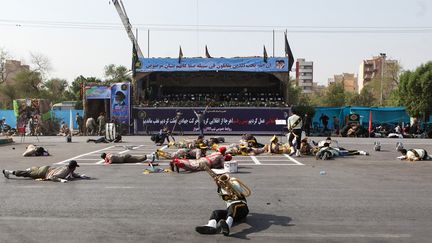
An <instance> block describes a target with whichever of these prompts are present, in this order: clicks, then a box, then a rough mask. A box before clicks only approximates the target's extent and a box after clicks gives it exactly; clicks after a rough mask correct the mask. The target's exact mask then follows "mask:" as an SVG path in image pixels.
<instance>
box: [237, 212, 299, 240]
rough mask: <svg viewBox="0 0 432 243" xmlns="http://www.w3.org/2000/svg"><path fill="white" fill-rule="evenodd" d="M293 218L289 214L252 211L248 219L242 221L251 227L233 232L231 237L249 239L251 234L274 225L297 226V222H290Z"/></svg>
mask: <svg viewBox="0 0 432 243" xmlns="http://www.w3.org/2000/svg"><path fill="white" fill-rule="evenodd" d="M291 220H292V219H291V218H290V217H287V216H277V215H273V214H261V213H251V214H249V215H248V216H247V217H246V220H245V221H244V222H240V223H242V224H248V225H249V226H250V227H249V228H246V229H243V230H242V231H240V232H236V233H233V234H231V235H230V237H235V238H240V239H249V238H248V235H249V234H251V233H256V232H260V231H263V230H266V229H268V228H269V227H270V226H272V225H279V226H295V224H290V222H291Z"/></svg>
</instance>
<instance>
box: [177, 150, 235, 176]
mask: <svg viewBox="0 0 432 243" xmlns="http://www.w3.org/2000/svg"><path fill="white" fill-rule="evenodd" d="M231 159H232V156H231V155H230V154H226V148H225V147H220V148H219V151H218V152H215V153H212V154H210V155H207V156H205V157H202V158H200V159H195V160H194V159H178V158H174V159H173V160H172V161H171V162H170V167H171V170H172V171H174V169H175V170H176V171H177V173H178V172H179V168H182V169H184V170H186V171H200V170H202V169H203V168H202V167H200V163H206V164H207V165H208V166H209V167H210V168H215V169H221V168H223V166H224V162H225V161H230V160H231Z"/></svg>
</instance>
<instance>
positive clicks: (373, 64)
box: [357, 54, 398, 93]
mask: <svg viewBox="0 0 432 243" xmlns="http://www.w3.org/2000/svg"><path fill="white" fill-rule="evenodd" d="M385 58H386V56H385V54H384V55H380V56H374V57H372V59H369V60H363V61H362V63H360V67H359V73H358V90H357V92H359V93H360V91H361V90H362V89H363V87H365V85H367V83H369V82H370V81H371V80H372V79H374V78H378V77H381V75H383V73H382V71H383V70H382V68H383V67H384V70H386V69H387V70H389V69H391V68H392V66H395V65H397V64H398V61H396V60H387V59H385ZM383 64H384V65H383ZM384 75H390V74H389V72H386V71H385V73H384Z"/></svg>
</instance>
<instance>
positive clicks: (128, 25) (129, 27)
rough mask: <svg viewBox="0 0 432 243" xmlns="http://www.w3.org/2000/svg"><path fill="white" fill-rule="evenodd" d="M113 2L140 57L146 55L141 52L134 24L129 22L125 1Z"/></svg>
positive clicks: (117, 0)
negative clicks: (133, 28) (133, 27)
mask: <svg viewBox="0 0 432 243" xmlns="http://www.w3.org/2000/svg"><path fill="white" fill-rule="evenodd" d="M112 3H113V4H114V7H115V8H116V10H117V13H118V15H119V16H120V19H121V21H122V23H123V26H124V27H125V29H126V33H127V34H128V36H129V39H130V40H131V41H132V45H134V46H135V49H136V51H137V55H138V57H144V56H143V54H142V52H141V48H140V47H139V45H138V41H137V39H136V38H135V35H134V34H133V31H132V25H131V23H130V22H129V18H128V16H127V14H126V9H125V8H124V5H123V2H122V1H121V0H112Z"/></svg>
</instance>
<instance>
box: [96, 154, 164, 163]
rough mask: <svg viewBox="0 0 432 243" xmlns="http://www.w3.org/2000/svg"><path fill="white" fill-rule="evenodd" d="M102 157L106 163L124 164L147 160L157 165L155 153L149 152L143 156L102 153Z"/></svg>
mask: <svg viewBox="0 0 432 243" xmlns="http://www.w3.org/2000/svg"><path fill="white" fill-rule="evenodd" d="M101 158H102V159H103V160H104V161H105V162H104V163H105V164H124V163H139V162H143V161H146V160H149V161H148V162H149V163H150V164H152V165H157V164H155V163H153V162H154V161H155V158H156V155H155V154H148V155H142V156H135V155H130V154H113V153H102V154H101Z"/></svg>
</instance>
